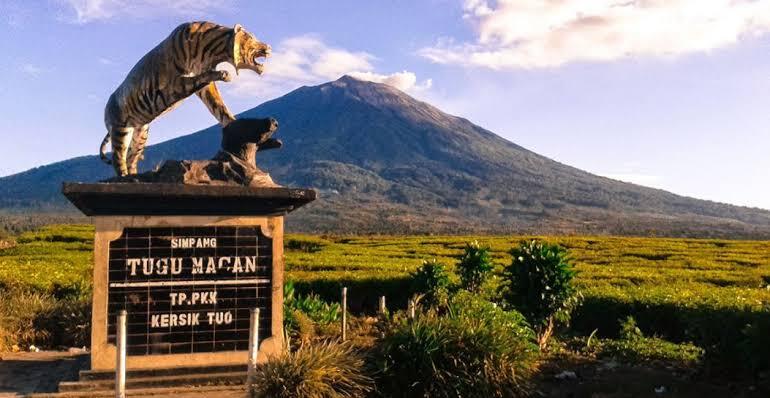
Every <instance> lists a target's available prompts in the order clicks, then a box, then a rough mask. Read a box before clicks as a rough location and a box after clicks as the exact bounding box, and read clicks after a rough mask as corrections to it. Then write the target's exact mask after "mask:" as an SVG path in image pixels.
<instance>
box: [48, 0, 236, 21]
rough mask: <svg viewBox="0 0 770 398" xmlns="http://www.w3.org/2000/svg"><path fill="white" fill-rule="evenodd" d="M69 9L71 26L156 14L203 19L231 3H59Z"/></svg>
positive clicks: (172, 0) (167, 0) (224, 0)
mask: <svg viewBox="0 0 770 398" xmlns="http://www.w3.org/2000/svg"><path fill="white" fill-rule="evenodd" d="M60 1H62V2H64V3H65V4H66V5H67V6H68V7H69V8H71V10H72V12H73V13H74V15H73V16H72V18H71V20H72V21H73V22H75V23H80V24H84V23H89V22H93V21H99V20H107V19H112V18H115V17H119V16H120V17H124V16H128V17H152V16H159V15H182V16H203V15H204V14H205V13H206V12H210V11H212V10H217V9H222V8H226V7H228V6H229V5H230V3H231V2H232V0H60Z"/></svg>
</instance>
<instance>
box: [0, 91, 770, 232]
mask: <svg viewBox="0 0 770 398" xmlns="http://www.w3.org/2000/svg"><path fill="white" fill-rule="evenodd" d="M240 116H241V117H265V116H272V117H275V118H276V119H278V120H279V122H280V124H281V127H280V129H279V130H278V132H277V137H279V138H281V139H282V140H283V141H284V148H282V149H280V150H273V151H266V152H264V153H260V154H258V160H257V161H258V163H259V165H260V167H262V168H263V169H266V170H268V171H269V172H270V173H271V174H272V175H273V178H274V179H275V180H276V181H278V182H279V183H282V184H284V185H293V186H312V187H316V188H318V189H319V191H320V192H321V199H319V200H318V201H317V202H316V203H314V204H313V205H311V206H308V208H306V209H304V210H300V211H299V212H297V214H295V215H292V217H290V221H291V224H290V225H291V226H292V227H293V228H294V229H302V230H324V231H327V230H328V231H337V232H340V231H342V232H344V231H350V232H360V231H369V232H389V231H390V232H401V231H415V232H416V231H419V232H461V231H463V232H465V231H498V232H501V231H533V232H561V233H565V232H566V233H569V232H575V233H578V232H579V233H620V234H662V235H692V236H770V212H768V211H764V210H759V209H750V208H744V207H738V206H731V205H726V204H719V203H714V202H709V201H702V200H696V199H692V198H686V197H682V196H678V195H674V194H671V193H668V192H665V191H661V190H656V189H650V188H645V187H641V186H638V185H633V184H628V183H622V182H619V181H614V180H611V179H608V178H604V177H599V176H595V175H592V174H590V173H586V172H584V171H581V170H578V169H575V168H573V167H570V166H566V165H563V164H561V163H558V162H555V161H553V160H551V159H548V158H546V157H543V156H540V155H538V154H536V153H533V152H531V151H528V150H526V149H524V148H522V147H520V146H518V145H516V144H513V143H511V142H509V141H507V140H505V139H503V138H501V137H499V136H497V135H495V134H493V133H492V132H489V131H487V130H485V129H483V128H481V127H478V126H476V125H474V124H472V123H471V122H469V121H468V120H465V119H462V118H459V117H454V116H451V115H447V114H445V113H443V112H441V111H440V110H438V109H436V108H435V107H433V106H431V105H429V104H426V103H424V102H420V101H417V100H415V99H413V98H411V97H409V96H408V95H406V94H404V93H402V92H400V91H398V90H396V89H394V88H392V87H389V86H386V85H383V84H377V83H370V82H363V81H359V80H356V79H353V78H350V77H347V76H346V77H343V78H341V79H339V80H337V81H334V82H330V83H326V84H322V85H319V86H315V87H302V88H299V89H297V90H295V91H293V92H291V93H289V94H287V95H285V96H283V97H281V98H278V99H275V100H272V101H269V102H266V103H264V104H262V105H260V106H258V107H256V108H254V109H252V110H249V111H246V112H244V113H243V114H241V115H240ZM219 134H220V133H219V128H217V127H212V128H208V129H205V130H202V131H200V132H197V133H194V134H191V135H187V136H183V137H180V138H177V139H174V140H170V141H167V142H164V143H160V144H157V145H154V146H152V147H150V148H148V150H147V154H146V157H147V159H146V160H145V161H144V162H143V164H142V166H143V167H144V168H145V169H148V168H152V167H154V166H156V165H158V164H160V162H161V161H162V160H163V159H196V158H198V159H200V158H208V157H210V156H212V155H213V154H214V152H216V150H217V148H218V147H219ZM110 174H111V169H110V168H109V167H107V166H105V165H103V164H102V163H101V162H100V161H99V160H98V159H97V157H96V156H88V157H80V158H75V159H70V160H67V161H64V162H59V163H54V164H51V165H47V166H43V167H38V168H35V169H32V170H29V171H26V172H24V173H20V174H16V175H13V176H9V177H5V178H2V179H0V195H2V199H0V207H4V208H8V207H23V206H32V207H40V206H57V205H58V204H60V203H62V201H63V199H62V198H61V196H60V195H59V194H58V191H59V187H60V183H61V182H62V181H65V180H67V181H95V180H98V179H102V178H106V177H108V176H109V175H110Z"/></svg>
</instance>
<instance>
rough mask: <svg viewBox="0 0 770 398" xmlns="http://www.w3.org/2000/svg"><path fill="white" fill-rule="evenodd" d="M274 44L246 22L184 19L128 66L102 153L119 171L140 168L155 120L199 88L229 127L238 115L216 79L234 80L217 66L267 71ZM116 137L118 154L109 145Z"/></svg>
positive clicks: (107, 120)
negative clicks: (265, 60) (231, 23)
mask: <svg viewBox="0 0 770 398" xmlns="http://www.w3.org/2000/svg"><path fill="white" fill-rule="evenodd" d="M270 53H271V48H270V46H269V45H267V44H265V43H262V42H260V41H259V40H257V38H256V37H254V35H252V34H251V33H249V32H247V31H246V30H245V29H243V27H242V26H241V25H235V27H233V28H229V27H226V26H222V25H218V24H215V23H212V22H189V23H184V24H182V25H179V26H178V27H177V28H176V29H174V31H173V32H171V35H169V36H168V37H167V38H166V39H165V40H163V41H162V42H160V44H158V45H157V46H156V47H155V48H153V49H152V50H150V52H149V53H147V54H146V55H145V56H144V57H142V59H140V60H139V62H138V63H137V64H136V65H135V66H134V67H133V68H132V69H131V71H130V72H128V76H126V78H125V80H123V83H121V84H120V86H118V88H117V89H116V90H115V92H114V93H112V95H110V98H109V100H108V101H107V106H106V107H105V109H104V124H105V125H106V127H107V135H106V136H105V137H104V140H103V141H102V145H101V148H100V151H99V152H100V157H101V158H102V160H103V161H105V163H107V164H112V166H113V167H114V168H115V172H116V173H117V174H118V175H119V176H125V175H128V174H136V173H137V163H138V162H139V160H140V159H143V158H144V155H143V154H144V147H145V143H146V142H147V136H148V135H149V124H150V122H152V121H153V120H155V119H156V118H157V117H159V116H161V115H163V114H165V113H166V112H169V111H171V110H172V109H174V108H175V107H177V106H178V105H179V104H180V103H181V101H182V100H184V99H185V98H187V97H189V96H191V95H193V94H197V95H198V97H199V98H200V99H201V101H203V104H204V105H206V108H208V110H209V111H210V112H211V114H212V115H214V117H215V118H216V119H217V121H218V122H219V124H220V125H222V126H223V127H226V126H227V125H228V124H230V123H231V122H233V121H234V120H235V117H234V116H233V114H232V113H230V110H228V109H227V106H225V104H224V102H223V101H222V96H221V95H220V93H219V90H218V89H217V86H216V84H215V82H217V81H223V82H229V81H230V80H231V76H230V74H229V73H228V72H227V71H223V70H216V67H217V65H218V64H220V63H223V62H227V63H230V64H231V65H233V66H234V67H235V73H236V74H238V70H240V69H250V70H252V71H254V72H256V73H257V74H260V75H261V74H262V72H263V69H264V66H263V65H262V64H261V63H259V62H257V61H258V60H259V59H260V58H267V57H269V56H270ZM110 141H112V160H111V161H110V160H109V159H108V158H107V154H106V152H107V145H108V144H109V143H110Z"/></svg>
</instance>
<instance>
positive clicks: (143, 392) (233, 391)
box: [26, 385, 246, 398]
mask: <svg viewBox="0 0 770 398" xmlns="http://www.w3.org/2000/svg"><path fill="white" fill-rule="evenodd" d="M245 393H246V387H245V386H243V385H238V386H197V387H156V388H138V389H129V390H126V396H128V397H131V398H134V397H171V396H173V397H174V398H193V397H200V398H203V397H219V398H230V397H232V398H235V397H238V398H241V397H244V396H245ZM114 396H115V391H114V390H99V391H68V392H58V393H42V394H30V395H27V396H26V397H28V398H102V397H114Z"/></svg>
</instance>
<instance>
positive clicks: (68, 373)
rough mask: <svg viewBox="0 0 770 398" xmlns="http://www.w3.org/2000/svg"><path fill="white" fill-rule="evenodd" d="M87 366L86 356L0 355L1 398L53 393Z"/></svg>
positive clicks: (79, 354)
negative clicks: (62, 382)
mask: <svg viewBox="0 0 770 398" xmlns="http://www.w3.org/2000/svg"><path fill="white" fill-rule="evenodd" d="M87 366H88V354H83V353H69V352H58V351H41V352H18V353H0V398H8V397H19V396H23V395H25V394H30V393H35V392H55V391H56V390H57V387H58V385H59V382H60V381H65V380H69V381H74V380H77V378H78V371H79V370H80V369H84V368H86V367H87Z"/></svg>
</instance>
